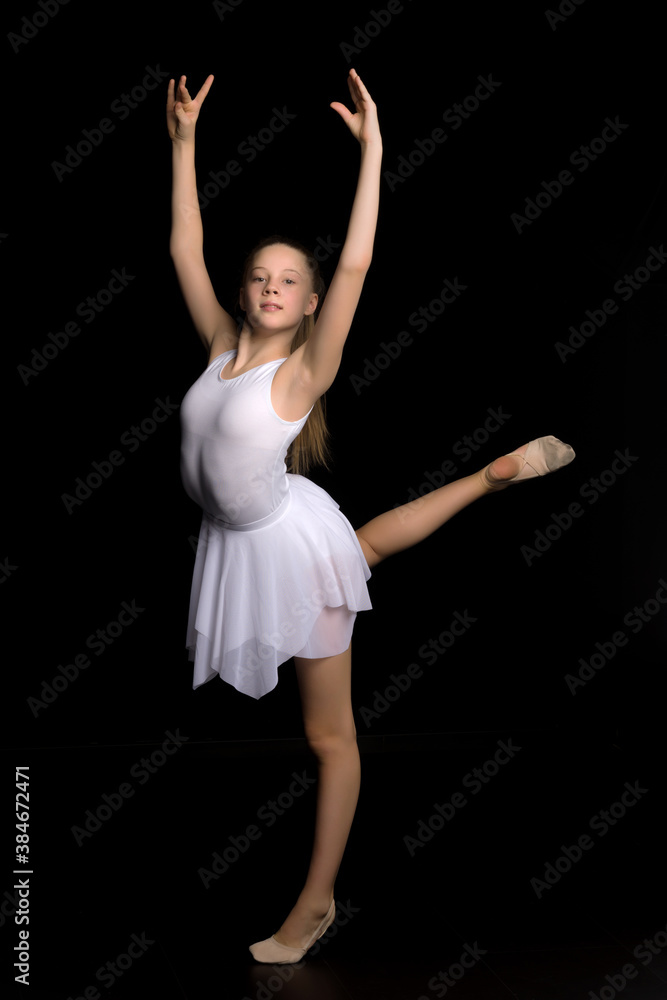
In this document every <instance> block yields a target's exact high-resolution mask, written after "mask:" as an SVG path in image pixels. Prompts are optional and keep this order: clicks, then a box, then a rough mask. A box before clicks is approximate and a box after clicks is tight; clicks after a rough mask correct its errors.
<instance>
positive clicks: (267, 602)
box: [186, 474, 372, 698]
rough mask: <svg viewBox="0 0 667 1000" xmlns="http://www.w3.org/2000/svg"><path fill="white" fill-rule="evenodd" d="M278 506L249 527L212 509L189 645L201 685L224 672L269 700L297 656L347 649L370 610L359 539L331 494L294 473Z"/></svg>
mask: <svg viewBox="0 0 667 1000" xmlns="http://www.w3.org/2000/svg"><path fill="white" fill-rule="evenodd" d="M287 478H288V481H289V487H290V492H289V495H288V496H287V498H286V500H285V501H284V503H283V504H282V505H281V507H280V508H279V510H277V511H275V512H274V513H273V514H271V515H270V516H269V517H267V518H264V520H262V521H257V522H255V523H254V524H250V525H235V526H234V528H233V529H232V527H230V526H226V525H223V523H222V522H220V521H218V520H216V518H214V517H212V516H211V515H209V514H207V513H204V515H203V518H202V524H201V530H200V533H199V543H198V546H197V556H196V560H195V567H194V572H193V580H192V591H191V597H190V610H189V617H188V628H187V638H186V646H187V649H188V652H189V658H190V659H191V660H194V678H193V685H192V686H193V688H197V687H199V686H200V685H201V684H204V683H206V681H209V680H211V679H212V678H213V677H214V676H216V674H217V675H218V676H220V677H221V678H222V679H223V680H224V681H227V682H228V683H229V684H232V685H233V686H234V687H235V688H236V689H237V690H238V691H241V692H243V693H244V694H247V695H250V697H251V698H261V697H262V695H265V694H268V692H269V691H272V690H273V688H274V687H275V686H276V684H277V683H278V667H279V666H280V664H281V663H284V662H285V660H288V659H289V658H290V657H291V656H301V657H306V658H308V659H312V658H316V657H322V656H333V655H335V654H337V653H342V652H344V651H345V650H346V649H347V648H348V646H349V644H350V641H351V639H352V629H353V626H354V621H355V618H356V615H357V612H358V611H368V610H370V609H371V607H372V605H371V601H370V596H369V593H368V587H367V585H366V582H367V580H368V579H369V578H370V575H371V571H370V569H369V567H368V563H367V562H366V559H365V557H364V554H363V550H362V548H361V545H360V544H359V540H358V538H357V536H356V534H355V532H354V529H353V528H352V525H351V524H350V522H349V521H348V520H347V518H346V517H345V515H344V514H343V513H342V511H341V510H340V507H339V506H338V504H337V503H336V502H335V501H334V500H332V498H331V497H330V496H329V494H328V493H326V492H325V490H323V489H321V488H320V487H319V486H317V485H316V484H315V483H313V482H311V480H309V479H306V478H305V477H304V476H295V475H292V474H288V476H287Z"/></svg>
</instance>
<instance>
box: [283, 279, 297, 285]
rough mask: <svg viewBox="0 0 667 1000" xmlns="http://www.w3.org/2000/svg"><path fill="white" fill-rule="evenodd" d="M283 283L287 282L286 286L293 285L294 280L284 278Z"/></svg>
mask: <svg viewBox="0 0 667 1000" xmlns="http://www.w3.org/2000/svg"><path fill="white" fill-rule="evenodd" d="M285 281H286V282H287V284H288V285H295V284H296V282H295V280H294V278H285Z"/></svg>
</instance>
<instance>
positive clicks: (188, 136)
mask: <svg viewBox="0 0 667 1000" xmlns="http://www.w3.org/2000/svg"><path fill="white" fill-rule="evenodd" d="M185 81H186V78H185V77H184V76H182V77H181V78H180V80H179V84H178V92H177V94H176V95H175V93H174V81H173V80H170V81H169V88H168V93H167V127H168V130H169V136H170V138H171V141H172V199H171V238H170V242H169V250H170V253H171V257H172V260H173V262H174V267H175V269H176V274H177V276H178V281H179V284H180V286H181V291H182V292H183V297H184V299H185V303H186V305H187V307H188V311H189V313H190V316H191V317H192V321H193V323H194V325H195V329H196V330H197V333H198V334H199V336H200V337H201V340H202V342H203V344H204V346H205V347H206V349H207V350H208V351H209V353H213V351H214V350H215V351H216V353H222V351H224V350H230V349H231V348H233V347H235V346H236V342H237V336H236V323H235V321H234V319H233V317H232V316H230V315H229V313H228V312H226V311H225V310H224V309H223V308H222V306H221V305H220V303H219V302H218V300H217V298H216V295H215V291H214V289H213V285H212V283H211V279H210V277H209V274H208V271H207V269H206V264H205V262H204V233H203V228H202V222H201V212H200V209H199V203H198V199H197V180H196V173H195V124H196V121H197V118H198V116H199V111H200V109H201V105H202V103H203V101H204V98H205V97H206V95H207V93H208V91H209V89H210V87H211V84H212V83H213V76H209V77H208V78H207V79H206V81H205V82H204V84H203V86H202V87H201V89H200V91H199V93H198V94H197V96H196V97H195V98H194V100H193V99H192V98H191V97H190V95H189V93H188V91H187V89H186V87H185ZM175 96H176V99H175ZM218 348H219V350H218Z"/></svg>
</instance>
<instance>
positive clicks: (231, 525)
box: [204, 493, 292, 531]
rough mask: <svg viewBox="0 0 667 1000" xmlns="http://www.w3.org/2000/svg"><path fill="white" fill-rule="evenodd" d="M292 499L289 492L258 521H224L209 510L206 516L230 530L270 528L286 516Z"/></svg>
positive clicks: (213, 522)
mask: <svg viewBox="0 0 667 1000" xmlns="http://www.w3.org/2000/svg"><path fill="white" fill-rule="evenodd" d="M291 499H292V498H291V496H290V494H289V493H287V494H286V496H284V497H283V499H282V501H281V502H280V504H279V505H278V506H277V507H276V509H275V510H273V511H271V513H270V514H267V515H266V517H261V518H260V519H259V520H258V521H246V522H245V523H244V524H240V523H239V522H238V521H224V520H223V519H222V518H221V517H215V516H214V515H213V514H209V513H208V512H207V511H204V517H205V518H206V519H207V520H208V521H209V522H210V523H211V524H212V525H214V526H215V527H217V528H228V529H229V530H230V531H260V530H261V529H262V528H268V527H269V525H271V524H275V523H276V521H280V520H281V518H283V517H284V516H285V514H286V513H287V511H288V509H289V505H290V503H291Z"/></svg>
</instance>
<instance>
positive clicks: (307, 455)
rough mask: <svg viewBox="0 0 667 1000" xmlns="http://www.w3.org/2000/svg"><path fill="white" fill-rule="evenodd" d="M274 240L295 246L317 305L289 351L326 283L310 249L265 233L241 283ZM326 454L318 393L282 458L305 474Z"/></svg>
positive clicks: (308, 327) (301, 339) (308, 328)
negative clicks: (285, 455)
mask: <svg viewBox="0 0 667 1000" xmlns="http://www.w3.org/2000/svg"><path fill="white" fill-rule="evenodd" d="M277 244H280V245H282V246H287V247H290V248H291V249H292V250H298V251H299V253H301V254H302V255H303V257H304V260H305V262H306V267H307V269H308V273H309V275H310V279H311V282H312V286H313V291H314V292H315V294H316V295H317V308H316V310H315V312H314V313H312V314H311V315H310V316H304V317H303V319H302V320H301V323H300V325H299V328H298V330H297V331H296V333H295V334H294V338H293V340H292V343H291V344H290V354H293V353H294V351H295V350H296V349H297V347H301V345H302V344H305V342H306V341H307V340H308V337H309V336H310V335H311V333H312V332H313V329H314V327H315V322H316V319H317V315H318V313H319V311H320V306H321V305H322V302H323V301H324V293H325V291H326V286H325V284H324V279H323V278H322V274H321V273H320V266H319V264H318V262H317V258H316V257H315V256H314V255H313V254H312V253H311V252H310V250H308V249H307V248H306V247H305V246H303V245H302V244H301V243H299V242H298V241H297V240H293V239H290V238H289V237H287V238H286V237H283V236H267V237H265V238H264V239H262V240H260V242H259V243H258V244H257V245H256V246H255V247H253V249H252V250H251V251H250V253H249V254H248V256H247V257H246V260H245V263H244V265H243V274H242V278H241V284H242V285H245V283H246V280H247V277H248V273H249V271H250V268H251V267H252V265H253V261H254V259H255V256H256V254H257V253H259V251H260V250H263V249H264V248H265V247H271V246H276V245H277ZM329 458H330V452H329V431H328V429H327V425H326V402H325V398H324V395H322V396H320V398H319V399H318V400H317V401H316V402H315V405H314V406H313V409H312V410H311V413H310V416H309V417H308V420H307V421H306V423H305V424H304V426H303V428H302V429H301V432H300V433H299V434H298V435H297V437H296V438H295V439H294V441H293V442H292V444H291V445H290V447H289V449H288V452H287V457H286V459H285V461H286V463H287V469H288V471H289V472H293V473H295V474H296V475H299V476H305V475H306V474H307V473H308V472H309V471H310V469H311V468H313V466H316V465H323V466H325V468H329Z"/></svg>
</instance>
